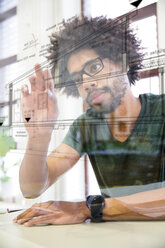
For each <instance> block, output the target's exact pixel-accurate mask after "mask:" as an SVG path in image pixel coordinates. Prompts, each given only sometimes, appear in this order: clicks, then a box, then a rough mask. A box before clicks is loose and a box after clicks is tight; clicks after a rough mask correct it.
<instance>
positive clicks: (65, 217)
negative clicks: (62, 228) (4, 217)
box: [13, 201, 90, 226]
mask: <svg viewBox="0 0 165 248" xmlns="http://www.w3.org/2000/svg"><path fill="white" fill-rule="evenodd" d="M88 218H90V211H89V210H88V208H87V206H86V203H85V202H64V201H59V202H55V201H48V202H44V203H36V204H34V205H32V207H31V208H29V209H27V210H25V211H24V212H23V213H21V214H20V215H18V216H17V217H16V218H15V219H14V220H13V221H14V222H15V223H18V224H23V225H24V226H35V225H40V224H45V225H47V224H54V225H56V224H57V225H60V224H77V223H82V222H84V221H85V220H86V219H88Z"/></svg>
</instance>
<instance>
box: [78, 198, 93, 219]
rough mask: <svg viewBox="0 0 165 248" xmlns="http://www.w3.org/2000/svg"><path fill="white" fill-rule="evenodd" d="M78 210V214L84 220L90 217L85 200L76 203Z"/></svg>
mask: <svg viewBox="0 0 165 248" xmlns="http://www.w3.org/2000/svg"><path fill="white" fill-rule="evenodd" d="M78 211H79V215H81V216H83V217H84V219H85V220H86V219H90V218H91V212H90V210H89V208H88V207H87V205H86V202H85V201H83V202H79V203H78Z"/></svg>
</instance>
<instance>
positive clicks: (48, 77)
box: [43, 69, 54, 92]
mask: <svg viewBox="0 0 165 248" xmlns="http://www.w3.org/2000/svg"><path fill="white" fill-rule="evenodd" d="M43 74H44V80H45V82H46V85H47V88H48V89H49V90H50V91H51V92H53V91H54V82H53V79H52V75H51V73H50V71H49V70H48V69H46V70H44V72H43Z"/></svg>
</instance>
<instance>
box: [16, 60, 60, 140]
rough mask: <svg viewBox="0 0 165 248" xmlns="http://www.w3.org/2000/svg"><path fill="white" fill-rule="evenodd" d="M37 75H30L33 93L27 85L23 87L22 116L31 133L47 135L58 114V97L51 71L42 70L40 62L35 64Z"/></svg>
mask: <svg viewBox="0 0 165 248" xmlns="http://www.w3.org/2000/svg"><path fill="white" fill-rule="evenodd" d="M35 73H36V75H35V76H31V77H29V82H30V85H31V93H29V88H28V86H27V85H23V86H22V88H21V91H22V95H23V99H22V116H23V120H24V124H25V127H26V130H27V132H28V134H29V135H31V136H33V137H34V136H35V137H36V136H37V135H45V134H48V133H50V134H51V132H52V130H53V127H54V123H55V120H56V119H57V116H58V107H57V99H56V97H55V93H54V83H53V79H52V76H51V73H50V72H49V71H48V70H47V69H45V70H44V71H42V69H41V67H40V65H39V64H36V65H35Z"/></svg>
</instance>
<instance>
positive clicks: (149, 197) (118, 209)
mask: <svg viewBox="0 0 165 248" xmlns="http://www.w3.org/2000/svg"><path fill="white" fill-rule="evenodd" d="M103 219H105V220H149V219H156V220H157V219H165V189H164V188H162V189H157V190H152V191H146V192H142V193H137V194H133V195H130V196H125V197H118V198H106V199H105V208H104V209H103Z"/></svg>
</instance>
